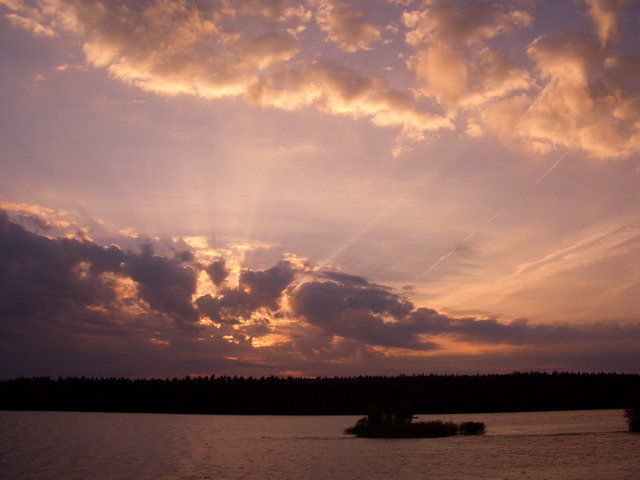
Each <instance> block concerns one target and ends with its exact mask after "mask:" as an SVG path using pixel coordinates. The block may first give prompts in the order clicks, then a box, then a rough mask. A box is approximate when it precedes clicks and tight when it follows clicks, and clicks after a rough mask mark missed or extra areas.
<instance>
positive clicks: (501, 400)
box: [0, 372, 640, 415]
mask: <svg viewBox="0 0 640 480" xmlns="http://www.w3.org/2000/svg"><path fill="white" fill-rule="evenodd" d="M639 397H640V375H632V374H613V373H561V372H556V373H538V372H531V373H511V374H500V375H411V376H408V375H400V376H360V377H334V378H326V377H322V378H294V377H288V378H284V377H274V376H271V377H261V378H254V377H236V376H233V377H231V376H214V375H212V376H210V377H208V376H203V377H188V376H187V377H182V378H172V379H126V378H86V377H82V378H58V379H51V378H48V377H40V378H18V379H13V380H4V381H0V409H4V410H68V411H96V412H150V413H199V414H270V415H340V414H350V415H351V414H353V415H359V414H362V413H365V412H366V411H367V409H368V408H369V405H371V404H372V403H373V402H377V401H379V400H381V399H385V398H390V399H394V400H396V401H398V400H400V401H402V402H405V403H406V404H407V405H409V406H410V408H411V409H412V411H414V412H416V413H424V414H427V413H480V412H509V411H541V410H580V409H604V408H625V407H626V406H628V405H631V404H634V403H636V401H637V399H638V398H639Z"/></svg>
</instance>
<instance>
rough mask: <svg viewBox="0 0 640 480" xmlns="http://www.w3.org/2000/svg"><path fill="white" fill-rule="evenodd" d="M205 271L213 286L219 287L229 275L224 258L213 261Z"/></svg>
mask: <svg viewBox="0 0 640 480" xmlns="http://www.w3.org/2000/svg"><path fill="white" fill-rule="evenodd" d="M206 270H207V273H208V274H209V278H211V281H212V282H213V283H214V285H218V286H219V285H221V284H222V282H224V281H225V279H226V278H227V276H228V275H229V270H228V269H227V265H226V262H225V260H224V258H220V259H218V260H214V261H213V262H211V263H210V264H209V265H208V266H207V268H206Z"/></svg>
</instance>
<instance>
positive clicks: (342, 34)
mask: <svg viewBox="0 0 640 480" xmlns="http://www.w3.org/2000/svg"><path fill="white" fill-rule="evenodd" d="M315 3H316V5H317V9H318V10H317V16H316V21H317V22H318V25H319V26H320V29H321V30H322V31H323V32H325V33H326V34H327V40H329V41H331V42H333V43H335V44H337V45H338V47H339V48H340V49H341V50H344V51H345V52H356V51H358V50H368V49H370V48H371V45H372V44H374V43H376V42H379V41H380V39H381V35H380V30H379V29H378V27H376V26H375V25H374V24H373V23H371V22H368V21H367V20H365V19H364V18H363V13H362V12H360V11H354V10H350V8H349V6H348V5H347V4H346V2H344V1H341V0H316V2H315Z"/></svg>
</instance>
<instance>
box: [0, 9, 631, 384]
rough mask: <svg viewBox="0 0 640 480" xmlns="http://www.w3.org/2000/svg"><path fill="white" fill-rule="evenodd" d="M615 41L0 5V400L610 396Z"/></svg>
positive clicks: (454, 14)
mask: <svg viewBox="0 0 640 480" xmlns="http://www.w3.org/2000/svg"><path fill="white" fill-rule="evenodd" d="M638 32H640V3H638V2H636V1H634V0H628V1H626V2H625V1H622V0H562V1H551V0H548V1H542V0H513V1H511V2H506V1H505V2H500V1H498V2H482V1H474V0H467V1H464V0H461V1H455V0H451V1H445V0H442V1H438V0H425V1H420V0H416V1H413V0H359V1H356V0H349V1H347V0H344V1H343V0H302V1H294V0H236V1H233V0H209V1H205V0H176V1H170V0H142V1H134V0H113V1H109V0H24V1H22V0H0V65H1V72H2V74H1V75H0V105H1V107H0V212H1V213H0V378H13V377H17V376H35V375H38V376H40V375H50V376H58V375H89V376H132V377H133V376H135V377H149V376H161V377H165V376H173V375H185V374H206V375H210V374H238V375H269V374H276V375H289V374H291V375H305V376H317V375H359V374H398V373H429V372H440V373H476V372H509V371H513V370H573V371H576V370H581V371H618V372H633V373H640V34H639V33H638Z"/></svg>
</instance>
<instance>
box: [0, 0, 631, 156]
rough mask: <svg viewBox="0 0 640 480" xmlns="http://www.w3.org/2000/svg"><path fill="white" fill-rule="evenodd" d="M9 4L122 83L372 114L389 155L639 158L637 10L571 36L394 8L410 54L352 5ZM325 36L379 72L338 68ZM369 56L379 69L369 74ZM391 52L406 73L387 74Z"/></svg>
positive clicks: (579, 23)
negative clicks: (494, 147) (389, 144)
mask: <svg viewBox="0 0 640 480" xmlns="http://www.w3.org/2000/svg"><path fill="white" fill-rule="evenodd" d="M2 3H3V5H4V6H5V8H6V9H7V10H8V13H6V14H5V17H6V19H7V20H8V21H9V22H10V23H11V24H12V25H13V26H14V27H17V28H22V29H26V30H28V31H30V32H32V33H33V34H34V35H39V36H44V37H51V36H56V35H57V36H60V34H62V33H64V34H65V35H67V36H69V35H72V36H74V37H75V38H77V39H78V41H79V44H80V45H81V46H82V50H83V52H84V55H85V59H86V62H87V63H88V64H89V65H91V66H93V67H95V68H101V69H106V70H108V71H109V73H110V75H111V76H112V77H113V78H115V79H118V80H120V81H122V82H125V83H128V84H131V85H135V86H136V87H138V88H140V89H143V90H146V91H149V92H155V93H157V94H162V95H193V96H198V97H201V98H206V99H219V98H223V97H238V98H243V99H245V100H247V101H248V102H250V103H252V104H254V105H259V106H263V107H272V108H279V109H284V110H300V109H304V108H310V107H311V108H316V109H318V110H320V111H321V112H323V113H326V114H330V115H346V116H349V117H352V118H356V119H367V120H369V121H371V122H372V123H373V124H374V125H377V126H379V127H384V128H395V129H400V135H399V137H398V141H397V143H396V145H395V147H394V150H393V154H394V156H397V155H399V154H401V153H402V152H403V151H406V150H407V147H408V145H409V143H411V142H414V141H419V140H423V139H425V136H426V134H428V133H430V132H437V131H439V130H452V129H454V127H457V126H459V127H462V129H461V131H464V132H466V134H467V135H469V136H470V137H473V138H478V137H482V136H484V135H492V136H495V137H497V138H499V139H500V140H501V141H503V142H504V143H505V144H507V145H511V146H514V147H516V148H522V147H523V146H524V147H525V148H526V149H527V150H529V151H531V152H537V153H540V152H542V153H545V152H548V151H550V150H552V149H555V148H565V149H570V150H574V151H582V152H585V153H587V154H588V155H589V156H590V157H593V158H598V159H616V158H628V157H630V156H632V155H635V154H637V153H638V151H640V123H639V122H638V120H637V119H638V118H639V116H640V112H639V107H638V100H637V99H638V95H639V88H640V87H639V86H638V84H637V82H636V81H635V78H636V77H637V76H636V75H635V72H636V71H637V67H638V63H639V62H640V60H639V57H640V54H639V53H638V51H637V45H635V44H634V41H633V39H629V38H623V35H622V33H624V30H621V28H620V26H619V24H620V23H621V21H622V19H623V18H624V15H625V14H626V13H627V12H626V10H625V9H627V8H628V9H632V7H629V5H630V3H629V2H624V1H617V0H588V1H586V4H587V8H586V11H585V12H580V11H576V15H575V20H573V23H572V24H571V26H570V27H571V28H569V27H568V28H567V29H566V30H565V31H564V32H562V33H544V32H536V31H534V30H533V28H532V27H533V26H534V23H533V19H534V14H535V15H536V16H542V17H544V16H545V15H552V14H553V11H552V10H549V9H548V8H547V7H544V6H542V5H538V6H536V4H535V3H530V4H527V3H518V5H522V6H523V7H522V8H513V7H509V6H505V5H502V4H499V3H494V2H483V1H472V0H459V1H455V2H452V1H442V0H434V1H429V2H422V3H419V4H418V2H415V3H414V2H405V1H391V2H384V3H392V4H394V5H395V8H388V7H387V8H386V10H387V13H388V14H389V15H391V16H390V17H389V19H388V20H389V22H388V25H393V27H392V30H396V31H398V32H400V30H402V29H404V38H405V43H404V45H396V44H394V45H393V47H390V46H389V45H388V44H387V43H385V42H382V41H380V40H381V34H380V29H379V28H378V27H376V26H375V25H374V24H373V23H371V22H369V21H368V20H366V19H365V18H364V14H363V13H362V12H358V11H356V10H354V9H353V8H352V6H351V4H350V3H349V2H348V1H346V0H313V1H309V2H299V1H294V0H277V1H276V0H273V1H271V0H270V1H266V0H239V1H235V2H231V1H229V0H219V1H216V2H198V1H195V0H179V1H169V0H150V1H146V2H133V1H123V2H106V1H103V0H85V1H79V0H34V1H33V2H22V1H19V0H11V1H9V0H3V1H2ZM524 5H529V10H525V9H524ZM378 7H379V8H381V9H383V10H384V6H382V5H378ZM373 11H374V10H372V12H373ZM314 16H315V17H314ZM314 20H315V21H314ZM541 33H542V34H541ZM318 34H321V35H324V36H326V39H327V40H328V41H330V42H333V43H335V44H336V45H337V46H338V48H339V49H341V50H343V51H346V52H350V53H351V54H352V55H351V58H353V59H354V62H353V65H361V66H364V65H366V66H367V67H366V68H367V69H369V70H372V68H373V70H372V71H373V72H376V73H368V72H367V71H362V67H360V69H358V68H356V67H354V66H352V65H351V64H350V65H349V66H345V65H343V64H339V63H337V62H336V60H335V59H331V58H328V57H327V56H326V55H327V52H322V51H321V50H320V49H318V42H315V41H314V38H315V35H318ZM365 50H371V51H373V53H374V54H375V58H380V59H383V60H381V61H382V62H384V64H382V63H381V64H380V65H377V66H376V65H374V66H373V67H372V64H371V59H367V58H369V57H370V55H368V54H366V53H363V51H365ZM389 55H394V56H395V57H397V58H399V59H401V62H403V63H404V67H405V68H402V66H401V65H400V66H396V67H395V68H391V67H390V66H389V62H390V57H389ZM371 58H374V57H371ZM362 60H364V63H363V62H362ZM387 67H388V68H387ZM380 73H383V74H384V75H385V76H387V77H383V76H381V75H380ZM412 83H413V84H412Z"/></svg>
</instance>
